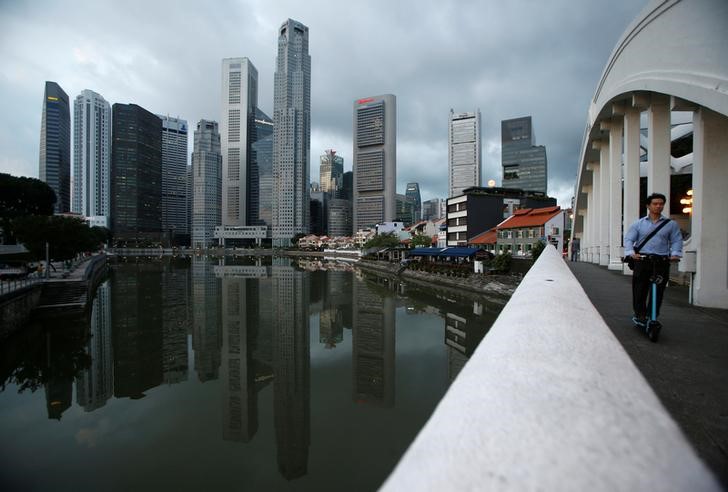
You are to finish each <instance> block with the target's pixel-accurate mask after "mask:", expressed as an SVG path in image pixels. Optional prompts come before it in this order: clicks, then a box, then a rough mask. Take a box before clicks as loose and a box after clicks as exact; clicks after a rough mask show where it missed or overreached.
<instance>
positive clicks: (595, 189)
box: [587, 162, 602, 264]
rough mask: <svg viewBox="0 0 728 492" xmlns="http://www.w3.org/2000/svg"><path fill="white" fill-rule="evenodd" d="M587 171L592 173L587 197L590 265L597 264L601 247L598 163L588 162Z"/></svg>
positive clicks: (599, 175)
mask: <svg viewBox="0 0 728 492" xmlns="http://www.w3.org/2000/svg"><path fill="white" fill-rule="evenodd" d="M587 169H589V170H590V171H591V172H592V192H591V194H590V195H589V198H591V200H592V201H591V204H590V205H589V210H590V211H591V218H590V220H589V222H590V223H591V229H590V235H591V239H590V240H589V244H591V258H590V261H591V262H592V263H597V264H598V263H599V249H600V246H601V235H600V234H599V231H600V229H601V215H602V211H601V203H602V202H601V194H602V190H601V189H600V188H601V172H600V169H599V163H597V162H590V163H588V164H587Z"/></svg>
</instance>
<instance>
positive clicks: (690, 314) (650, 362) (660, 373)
mask: <svg viewBox="0 0 728 492" xmlns="http://www.w3.org/2000/svg"><path fill="white" fill-rule="evenodd" d="M569 266H570V268H571V270H572V272H573V273H574V275H575V276H576V278H577V279H578V280H579V282H580V283H581V285H582V287H583V288H584V290H585V291H586V293H587V295H588V296H589V299H591V301H592V303H593V304H594V306H595V307H596V309H597V311H599V313H600V314H601V315H602V318H604V321H605V322H606V323H607V325H608V326H609V328H610V329H611V330H612V332H613V333H614V335H615V336H616V337H617V339H618V340H619V341H620V342H621V343H622V345H623V346H624V348H625V350H626V351H627V353H628V354H629V356H630V357H631V358H632V360H633V361H634V363H635V365H636V366H637V367H638V368H639V370H640V371H641V372H642V374H643V375H644V377H645V379H647V381H648V382H649V384H650V385H651V386H652V388H653V389H654V391H655V393H656V394H657V396H658V397H659V398H660V400H661V401H662V403H663V404H664V405H665V407H666V408H667V410H668V412H670V414H671V415H672V417H673V418H674V419H675V421H676V422H677V423H678V425H680V427H681V428H682V430H683V432H684V433H685V435H686V436H687V438H688V440H689V441H690V442H691V443H692V445H693V447H694V448H695V449H696V451H697V452H698V454H699V455H700V457H701V458H702V459H703V460H704V461H705V463H706V464H707V465H708V466H709V467H710V468H711V469H712V470H713V472H714V473H715V474H716V476H717V477H718V479H719V480H720V481H721V483H722V484H723V486H724V487H725V488H726V489H727V490H728V310H724V309H707V308H699V307H695V306H691V305H689V304H688V302H687V299H688V291H687V288H686V287H682V286H669V287H668V288H667V290H666V292H665V299H664V301H663V304H662V309H661V313H660V321H661V322H662V325H663V329H662V332H661V333H660V341H659V342H658V343H656V344H655V343H652V342H650V341H649V340H648V339H647V337H646V336H645V335H644V334H643V333H642V332H640V331H638V330H637V329H636V328H635V327H634V325H633V324H632V321H631V317H632V307H631V305H632V300H631V299H632V297H631V295H632V294H631V286H632V283H631V277H628V276H624V275H622V274H621V273H620V272H613V271H609V270H607V269H606V267H599V266H596V265H593V264H589V263H569Z"/></svg>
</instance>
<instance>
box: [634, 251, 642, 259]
mask: <svg viewBox="0 0 728 492" xmlns="http://www.w3.org/2000/svg"><path fill="white" fill-rule="evenodd" d="M632 258H634V259H635V260H641V259H642V255H640V254H639V253H632Z"/></svg>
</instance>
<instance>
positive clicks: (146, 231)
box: [111, 104, 162, 246]
mask: <svg viewBox="0 0 728 492" xmlns="http://www.w3.org/2000/svg"><path fill="white" fill-rule="evenodd" d="M112 120H113V123H112V125H113V131H112V143H111V221H112V222H111V223H112V231H113V235H114V242H115V243H116V244H128V245H140V246H141V245H151V244H157V243H159V242H160V241H161V239H162V120H160V119H159V118H158V117H157V116H156V115H154V114H153V113H150V112H149V111H147V110H146V109H144V108H142V107H141V106H137V105H136V104H114V106H113V108H112Z"/></svg>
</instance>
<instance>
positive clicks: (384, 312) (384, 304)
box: [352, 280, 396, 407]
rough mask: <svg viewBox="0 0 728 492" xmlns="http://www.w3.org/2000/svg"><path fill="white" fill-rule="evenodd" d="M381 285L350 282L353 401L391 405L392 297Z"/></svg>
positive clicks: (392, 382)
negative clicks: (351, 300)
mask: <svg viewBox="0 0 728 492" xmlns="http://www.w3.org/2000/svg"><path fill="white" fill-rule="evenodd" d="M385 285H387V284H385ZM385 285H379V284H376V283H374V282H372V281H370V280H355V281H354V285H353V291H352V292H353V307H354V310H353V311H354V319H353V337H352V352H353V353H352V357H353V381H354V401H355V402H359V403H369V404H373V405H378V406H383V407H392V406H393V405H394V383H395V381H394V365H395V360H394V357H395V352H394V350H395V308H396V298H395V294H394V293H393V292H390V291H389V290H388V288H387V286H385Z"/></svg>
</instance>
